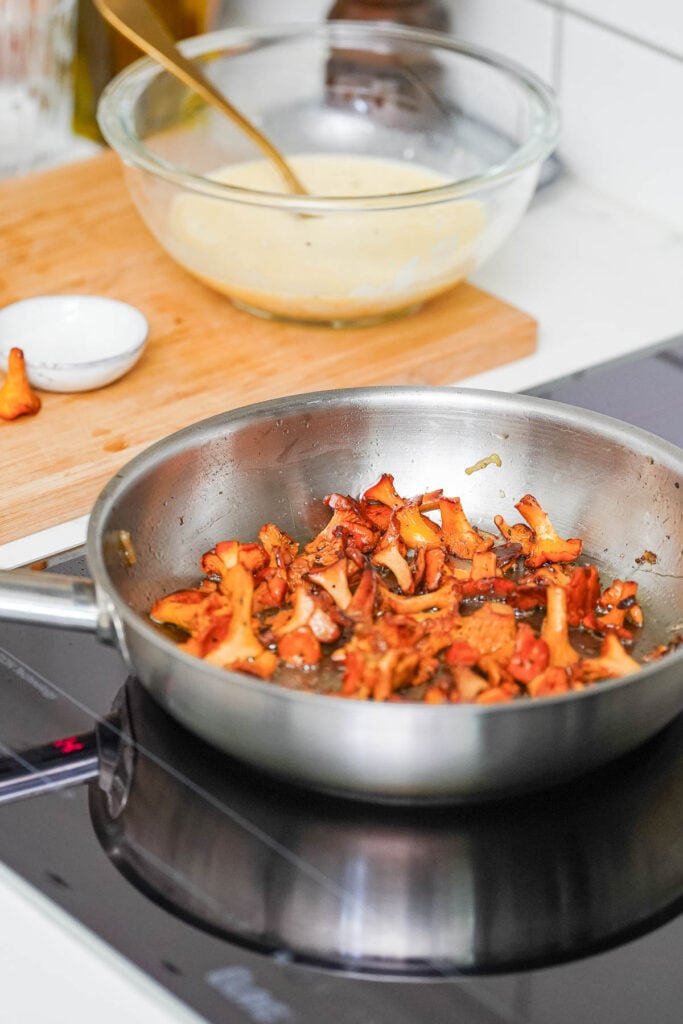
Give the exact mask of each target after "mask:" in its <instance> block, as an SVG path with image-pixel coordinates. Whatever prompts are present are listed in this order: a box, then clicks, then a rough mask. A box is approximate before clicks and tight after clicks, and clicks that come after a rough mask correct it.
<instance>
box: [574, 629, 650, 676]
mask: <svg viewBox="0 0 683 1024" xmlns="http://www.w3.org/2000/svg"><path fill="white" fill-rule="evenodd" d="M640 667H641V666H640V665H639V663H638V662H637V661H636V659H635V658H632V657H631V655H630V654H629V653H628V651H627V650H626V649H625V648H624V646H623V645H622V643H621V641H620V640H619V637H618V636H617V635H616V634H615V633H608V634H607V636H606V637H605V639H604V640H603V642H602V647H601V649H600V654H599V655H598V657H597V658H585V659H584V660H583V661H582V662H581V669H582V674H583V678H584V679H586V680H587V681H589V682H592V681H593V680H596V679H618V678H620V677H621V676H627V675H630V674H631V673H632V672H638V671H639V670H640Z"/></svg>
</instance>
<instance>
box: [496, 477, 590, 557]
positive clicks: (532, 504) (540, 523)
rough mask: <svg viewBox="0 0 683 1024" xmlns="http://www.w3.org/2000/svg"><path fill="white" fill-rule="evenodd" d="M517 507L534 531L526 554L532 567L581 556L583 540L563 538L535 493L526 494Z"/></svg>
mask: <svg viewBox="0 0 683 1024" xmlns="http://www.w3.org/2000/svg"><path fill="white" fill-rule="evenodd" d="M515 508H516V509H517V510H518V512H520V513H521V514H522V515H523V516H524V518H525V519H526V521H527V523H528V524H529V526H530V527H531V529H532V530H533V533H534V538H533V541H532V542H531V550H530V552H529V554H528V555H527V556H526V564H527V565H528V566H529V568H530V569H537V568H538V567H539V566H541V565H543V563H544V562H573V561H575V559H577V558H578V557H579V555H580V554H581V549H582V547H583V542H582V541H581V540H580V539H579V538H578V537H572V538H570V539H569V540H563V539H562V537H560V535H559V534H558V533H557V531H556V530H555V527H554V526H553V525H552V523H551V522H550V518H549V517H548V513H547V512H546V511H545V509H544V508H542V507H541V505H539V503H538V502H537V501H536V499H535V498H534V496H533V494H525V495H524V497H523V498H521V499H520V501H518V502H517V504H516V505H515ZM511 539H512V538H511ZM515 539H516V538H515Z"/></svg>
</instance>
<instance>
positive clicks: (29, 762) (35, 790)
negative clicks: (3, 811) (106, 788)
mask: <svg viewBox="0 0 683 1024" xmlns="http://www.w3.org/2000/svg"><path fill="white" fill-rule="evenodd" d="M0 751H1V752H2V753H3V754H4V756H2V757H0V804H5V803H10V802H12V801H13V800H20V799H21V798H22V797H29V796H40V795H41V794H43V793H48V792H52V791H53V790H56V789H65V788H66V787H67V786H76V785H79V784H80V783H81V782H86V781H88V780H89V779H93V778H96V777H97V775H98V774H99V767H100V759H99V753H98V739H97V733H96V732H95V731H94V730H93V731H92V732H89V733H81V734H80V735H79V736H66V737H64V738H63V739H60V740H56V741H55V742H54V743H45V744H43V745H42V746H40V747H33V748H32V749H31V750H25V751H22V752H21V753H12V752H11V751H9V750H7V749H6V748H5V747H4V746H2V747H0Z"/></svg>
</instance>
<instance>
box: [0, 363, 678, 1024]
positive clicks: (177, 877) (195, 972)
mask: <svg viewBox="0 0 683 1024" xmlns="http://www.w3.org/2000/svg"><path fill="white" fill-rule="evenodd" d="M682 383H683V345H682V344H680V343H678V344H672V345H668V346H662V347H660V348H658V349H657V350H653V352H651V353H648V354H646V355H645V356H644V357H643V358H640V359H638V360H631V361H628V360H626V361H622V362H620V363H618V364H610V365H609V366H607V367H598V368H597V369H596V370H594V371H589V372H587V373H585V374H582V375H577V376H576V377H574V378H571V379H567V380H565V381H558V382H556V383H554V384H552V385H549V386H547V388H544V389H536V390H535V392H534V393H537V394H539V393H540V394H544V395H547V396H548V397H552V398H556V399H559V400H561V401H568V402H571V403H573V404H576V405H583V406H585V407H587V408H594V409H597V410H598V411H604V412H608V413H610V414H612V415H617V416H619V417H620V418H622V419H625V420H630V421H631V422H634V423H637V424H639V425H641V426H644V427H646V428H647V429H651V430H653V431H655V432H656V433H659V434H661V435H662V436H667V437H668V438H669V439H670V440H672V441H674V442H675V443H678V444H683V421H682V417H681V407H680V395H681V394H682V393H683V390H682V388H681V384H682ZM667 396H668V397H667ZM667 403H668V404H667ZM54 568H55V569H56V570H57V571H59V572H65V571H66V572H69V573H74V574H82V575H86V574H87V568H86V564H85V559H84V557H83V554H82V553H81V552H76V553H75V554H73V555H72V556H70V557H65V558H64V559H62V560H56V562H55V565H54ZM1 630H2V631H1V634H0V744H1V747H2V750H1V751H0V752H1V753H4V754H5V755H6V756H8V757H10V758H12V757H14V758H15V759H17V758H19V759H20V758H21V752H22V751H25V750H27V749H28V748H34V747H36V745H39V744H45V745H46V749H47V750H51V751H52V752H53V753H54V752H55V751H56V752H57V753H59V751H62V752H63V753H64V755H65V757H66V756H67V755H69V754H72V753H73V751H74V749H75V748H78V747H81V748H82V750H83V777H84V779H85V777H86V776H87V775H88V774H92V773H91V772H90V768H89V767H88V766H89V765H92V764H94V763H95V758H94V756H92V755H93V751H94V750H95V747H96V742H97V741H99V749H100V751H101V756H100V759H99V762H98V765H99V766H98V768H97V769H96V770H94V772H95V776H94V777H93V778H91V779H90V781H82V782H80V783H79V784H76V785H73V786H71V787H69V788H66V789H63V790H61V791H57V792H46V793H44V794H42V795H33V796H30V797H28V798H26V799H22V800H18V801H15V802H12V803H7V804H3V805H0V859H1V860H2V861H4V862H5V863H6V864H8V865H9V866H10V867H11V868H13V869H14V870H15V871H17V872H18V873H19V874H20V875H22V876H23V877H24V878H25V879H26V880H27V881H28V882H29V883H30V884H32V885H33V886H35V887H36V888H37V889H38V890H40V891H41V892H43V893H45V894H47V895H48V896H49V897H50V898H51V899H52V900H54V901H55V902H56V903H57V904H59V905H60V906H61V907H63V908H64V909H65V910H66V911H67V912H68V913H69V914H71V915H73V917H74V918H76V919H77V920H79V921H80V922H82V923H83V924H84V925H85V926H86V927H88V928H90V929H91V930H92V931H93V932H94V933H96V934H97V935H99V936H100V937H102V938H103V939H104V940H105V941H106V942H108V943H109V944H110V945H111V946H112V947H114V948H115V949H117V950H118V951H119V952H121V953H122V954H123V955H124V956H126V957H127V958H129V959H130V960H131V961H132V962H133V963H135V964H136V965H138V966H139V967H140V968H142V970H143V971H145V972H146V973H148V974H149V975H150V976H151V977H153V978H155V979H156V980H157V981H158V982H160V983H161V985H163V986H164V987H166V988H168V989H169V990H171V991H172V992H173V993H175V994H176V995H177V996H178V997H179V998H180V999H181V1000H183V1001H184V1002H186V1003H187V1004H188V1005H189V1006H190V1007H192V1008H193V1009H194V1010H195V1011H196V1012H197V1013H198V1014H200V1015H201V1016H202V1017H204V1018H205V1019H206V1020H207V1021H209V1022H217V1024H218V1022H221V1024H222V1022H236V1024H242V1022H244V1024H249V1022H266V1024H267V1022H281V1021H284V1022H294V1024H296V1022H299V1024H309V1022H316V1024H319V1022H322V1021H325V1022H330V1024H337V1022H338V1024H414V1022H422V1021H426V1020H431V1021H436V1022H439V1024H441V1022H444V1024H445V1022H449V1024H450V1022H463V1024H502V1022H509V1024H576V1022H577V1021H591V1022H595V1024H614V1022H619V1024H642V1022H643V1021H646V1020H647V1021H652V1022H653V1024H674V1022H676V1024H678V1021H679V1020H680V1016H681V1003H682V999H683V979H682V975H681V970H680V964H681V960H682V959H683V916H682V915H681V910H682V909H683V717H679V719H678V720H676V721H675V722H674V723H673V724H672V725H670V726H669V727H668V728H667V729H665V730H664V732H662V733H660V734H659V735H658V736H656V737H655V738H654V739H653V740H651V741H650V742H649V743H648V744H646V745H645V746H643V747H641V748H640V749H639V750H637V751H635V752H634V753H632V754H631V755H629V756H628V757H626V758H623V759H621V760H620V761H618V762H616V763H615V764H612V765H610V766H608V767H607V768H605V769H602V770H601V771H599V772H596V773H594V774H592V775H591V776H588V777H585V778H583V779H581V780H579V781H576V782H574V783H572V784H570V785H567V786H563V787H559V788H555V789H553V790H552V791H549V792H547V793H541V794H537V795H533V796H527V797H520V798H517V799H514V800H509V801H505V802H501V803H496V804H490V805H487V806H483V807H469V808H463V807H460V808H453V807H451V808H447V807H443V808H431V809H430V808H422V809H420V808H413V809H411V808H391V807H374V806H370V805H359V804H355V803H352V802H350V801H345V800H341V799H336V798H333V797H329V796H323V795H316V794H313V793H310V792H307V791H304V790H300V789H297V788H295V787H290V786H287V785H283V784H280V783H277V782H275V781H273V780H272V779H267V778H265V777H262V776H260V775H259V774H258V773H256V772H254V771H253V770H252V769H248V768H246V767H244V766H242V765H240V764H239V763H238V762H236V761H233V760H231V759H230V758H226V757H225V756H224V755H221V754H218V753H216V752H214V751H212V750H210V749H208V748H207V747H206V746H205V745H204V744H202V743H201V742H200V741H198V740H196V739H194V738H193V737H192V736H190V735H189V734H188V733H187V732H186V731H185V730H184V729H182V728H181V727H180V726H178V725H177V724H176V723H174V722H173V721H171V720H170V719H169V718H168V716H166V715H165V713H164V712H163V711H161V709H160V708H159V707H158V706H157V705H156V704H154V702H153V701H152V700H151V699H150V698H149V697H148V696H147V694H146V693H145V691H144V690H143V689H142V687H141V686H140V685H139V684H137V683H136V682H135V680H132V679H127V678H126V675H125V670H124V668H123V666H122V662H121V660H120V658H119V656H118V654H117V653H116V652H115V651H113V650H110V649H108V648H106V647H104V646H102V645H101V644H99V643H98V642H97V641H96V640H95V639H94V638H92V637H91V636H89V635H78V634H73V633H66V632H64V631H58V630H53V629H49V628H45V627H36V626H26V625H17V624H12V623H6V624H3V625H2V627H1ZM55 741H57V742H56V744H55ZM57 760H58V758H57Z"/></svg>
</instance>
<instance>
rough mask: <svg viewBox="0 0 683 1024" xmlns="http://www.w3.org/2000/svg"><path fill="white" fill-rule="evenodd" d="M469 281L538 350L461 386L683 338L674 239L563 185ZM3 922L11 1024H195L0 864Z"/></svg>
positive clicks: (71, 528) (79, 524)
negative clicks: (527, 318)
mask: <svg viewBox="0 0 683 1024" xmlns="http://www.w3.org/2000/svg"><path fill="white" fill-rule="evenodd" d="M473 280H474V283H476V284H477V285H479V286H481V287H483V288H485V289H487V290H488V291H490V292H492V293H493V294H495V295H498V296H499V297H501V298H503V299H506V300H508V301H510V302H511V303H513V304H515V305H516V306H518V307H520V308H522V309H524V310H526V311H527V312H528V313H530V314H532V315H533V316H535V317H536V318H537V319H538V321H539V325H540V331H539V341H538V350H537V352H536V353H535V354H534V355H532V356H529V357H527V358H525V359H521V360H519V361H517V362H515V363H512V364H508V365H506V366H503V367H500V368H499V369H496V370H490V371H488V372H486V373H481V374H477V375H476V376H475V377H470V378H468V379H467V380H464V381H459V382H458V384H460V385H462V386H468V387H482V388H492V389H494V390H500V391H522V390H525V389H527V388H530V387H534V386H536V385H539V384H541V383H543V382H546V381H549V380H554V379H555V378H557V377H561V376H563V375H565V374H567V373H571V372H573V371H577V370H581V369H584V368H586V367H588V366H592V365H595V364H596V363H600V362H603V361H604V360H606V359H611V358H614V357H617V356H621V355H626V354H629V353H632V352H635V351H637V350H638V349H641V348H645V347H647V346H649V345H652V344H655V343H658V342H662V341H665V340H667V339H669V338H672V337H674V336H676V335H678V334H681V333H683V288H682V287H681V282H682V281H683V235H682V234H680V233H674V232H673V231H671V230H670V229H669V228H668V227H667V226H666V225H665V224H661V223H658V222H655V221H653V220H652V219H650V218H648V217H646V216H644V215H642V214H639V213H637V212H635V211H632V210H629V209H628V208H626V207H624V206H623V205H621V204H620V203H617V202H615V201H613V200H612V199H610V198H609V197H607V196H604V195H602V196H601V195H598V194H596V193H594V192H591V191H589V190H588V189H586V188H584V187H583V186H581V185H580V184H577V183H576V182H573V181H571V180H566V179H562V178H560V179H558V180H557V181H556V182H555V183H553V184H551V185H550V186H548V187H547V188H546V189H544V190H543V191H542V192H540V193H539V194H538V195H537V197H536V199H535V201H534V203H533V205H532V207H531V209H530V210H529V212H528V213H527V215H526V217H525V219H524V221H523V222H522V224H521V225H520V226H519V227H518V228H517V230H516V232H515V234H514V236H513V237H512V238H511V239H510V240H509V241H508V243H507V244H506V246H505V247H504V249H503V250H501V251H500V252H499V254H498V255H497V256H496V257H494V259H492V260H491V262H490V263H489V264H488V265H487V266H486V267H484V268H483V269H482V270H481V271H480V272H479V273H478V274H476V275H475V277H474V279H473ZM86 526H87V517H85V516H84V517H81V518H80V519H78V520H75V521H74V522H72V523H68V524H64V525H63V526H60V527H55V528H53V529H51V530H46V531H43V532H41V533H40V534H35V535H33V536H32V537H29V538H25V539H24V540H22V541H16V542H13V543H10V544H6V545H4V546H2V547H0V567H3V568H11V567H14V566H17V565H21V564H23V563H26V562H29V561H32V560H35V559H38V558H41V557H46V556H48V555H50V554H53V553H55V552H58V551H61V550H64V549H67V548H71V547H76V546H78V545H79V544H82V543H83V541H84V539H85V531H86ZM0 920H1V921H2V922H3V927H2V929H0V991H1V992H2V1006H3V1019H6V1020H7V1021H8V1024H34V1022H35V1021H38V1020H43V1019H44V1020H49V1021H50V1022H51V1024H67V1021H68V1022H71V1021H72V1020H73V1018H74V1016H81V1017H85V1018H86V1019H92V1020H94V1021H97V1024H120V1022H121V1021H122V1020H125V1021H128V1022H130V1024H138V1022H140V1024H142V1022H144V1024H179V1022H188V1024H189V1022H193V1021H194V1022H197V1021H198V1020H199V1018H198V1017H197V1016H196V1015H194V1014H193V1013H191V1012H190V1011H188V1010H187V1009H186V1008H185V1007H184V1006H182V1005H181V1004H180V1003H179V1002H177V1001H176V1000H175V999H174V998H173V997H172V996H170V995H169V994H168V993H166V992H165V991H164V990H162V989H161V988H160V987H159V986H157V985H156V983H155V982H153V981H151V980H150V979H148V978H146V977H145V976H144V975H142V973H141V972H139V971H138V970H137V968H135V967H134V966H132V965H131V964H129V963H128V962H127V961H125V960H124V959H123V958H122V957H120V956H119V955H118V954H117V953H116V952H114V951H113V950H111V949H109V948H108V947H106V946H105V945H104V944H103V943H102V942H101V941H100V940H99V939H98V938H96V937H95V936H93V935H92V934H91V933H90V932H88V931H87V930H86V929H85V928H83V927H82V926H81V925H79V924H78V923H77V922H75V921H73V920H72V919H70V918H69V917H67V915H66V914H64V913H63V912H62V911H61V910H60V909H59V908H57V907H56V906H55V905H54V904H52V903H51V902H50V901H48V900H47V899H46V898H44V897H43V896H41V895H40V894H39V893H37V892H35V891H34V890H32V889H31V888H30V887H29V886H27V885H26V884H25V883H24V882H23V880H21V879H20V878H18V877H17V876H16V875H14V874H13V873H12V872H10V871H9V870H8V869H6V868H5V867H4V866H2V865H1V864H0ZM105 992H106V994H105Z"/></svg>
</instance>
